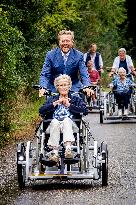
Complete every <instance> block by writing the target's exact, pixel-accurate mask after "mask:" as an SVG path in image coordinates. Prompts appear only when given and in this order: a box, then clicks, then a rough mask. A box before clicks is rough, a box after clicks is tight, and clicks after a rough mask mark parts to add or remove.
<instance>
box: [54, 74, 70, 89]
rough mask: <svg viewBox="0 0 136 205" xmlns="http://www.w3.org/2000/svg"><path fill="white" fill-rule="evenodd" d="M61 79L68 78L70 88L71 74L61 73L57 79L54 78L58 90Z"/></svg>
mask: <svg viewBox="0 0 136 205" xmlns="http://www.w3.org/2000/svg"><path fill="white" fill-rule="evenodd" d="M60 80H67V81H68V85H69V89H70V88H71V86H72V81H71V78H70V76H69V75H66V74H61V75H59V76H58V77H57V78H55V80H54V86H55V88H56V90H57V88H58V85H59V81H60Z"/></svg>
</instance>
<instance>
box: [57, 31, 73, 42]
mask: <svg viewBox="0 0 136 205" xmlns="http://www.w3.org/2000/svg"><path fill="white" fill-rule="evenodd" d="M62 35H71V36H72V41H74V31H70V30H62V31H60V32H59V33H58V40H60V36H62Z"/></svg>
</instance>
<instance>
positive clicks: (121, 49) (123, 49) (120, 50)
mask: <svg viewBox="0 0 136 205" xmlns="http://www.w3.org/2000/svg"><path fill="white" fill-rule="evenodd" d="M122 51H123V52H124V53H126V49H125V48H120V49H119V50H118V53H120V52H122Z"/></svg>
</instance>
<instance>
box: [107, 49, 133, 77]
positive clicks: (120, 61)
mask: <svg viewBox="0 0 136 205" xmlns="http://www.w3.org/2000/svg"><path fill="white" fill-rule="evenodd" d="M120 67H123V68H124V69H125V70H126V74H133V75H135V76H136V70H135V68H134V65H133V61H132V59H131V57H130V56H129V55H127V54H126V49H125V48H120V49H119V50H118V56H117V57H116V58H115V59H114V62H113V65H112V69H111V72H110V73H109V76H110V77H111V76H112V75H113V74H114V73H117V72H118V69H119V68H120Z"/></svg>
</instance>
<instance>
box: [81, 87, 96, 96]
mask: <svg viewBox="0 0 136 205" xmlns="http://www.w3.org/2000/svg"><path fill="white" fill-rule="evenodd" d="M83 91H84V92H86V94H87V96H91V95H93V94H94V90H92V89H91V88H84V89H83Z"/></svg>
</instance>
